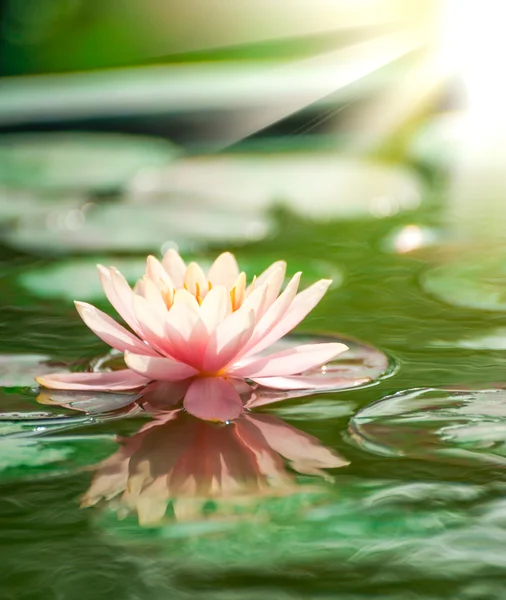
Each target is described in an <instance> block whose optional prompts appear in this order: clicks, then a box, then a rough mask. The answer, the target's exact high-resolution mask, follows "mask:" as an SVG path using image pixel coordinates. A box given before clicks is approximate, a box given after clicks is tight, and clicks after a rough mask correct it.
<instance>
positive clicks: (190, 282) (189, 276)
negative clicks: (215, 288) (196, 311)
mask: <svg viewBox="0 0 506 600" xmlns="http://www.w3.org/2000/svg"><path fill="white" fill-rule="evenodd" d="M184 285H185V287H186V289H187V290H188V291H189V292H190V294H195V295H197V291H200V292H204V291H207V289H208V282H207V278H206V276H205V274H204V271H202V269H201V268H200V266H199V265H198V264H197V263H195V262H192V263H190V264H189V265H188V268H187V269H186V274H185V276H184ZM197 286H198V290H197Z"/></svg>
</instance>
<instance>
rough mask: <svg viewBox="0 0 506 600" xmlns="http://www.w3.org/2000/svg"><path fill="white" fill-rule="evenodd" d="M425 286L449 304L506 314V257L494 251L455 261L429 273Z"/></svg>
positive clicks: (426, 275)
mask: <svg viewBox="0 0 506 600" xmlns="http://www.w3.org/2000/svg"><path fill="white" fill-rule="evenodd" d="M422 286H423V287H424V289H425V290H426V291H427V292H429V293H430V294H432V295H434V296H436V297H437V298H439V299H440V300H443V301H444V302H447V303H448V304H453V305H455V306H464V307H467V308H478V309H483V310H491V311H505V310H506V253H505V252H504V250H500V249H497V248H494V250H493V251H490V252H488V253H485V252H480V253H474V254H473V255H472V256H465V257H462V258H458V259H454V260H451V261H449V262H447V263H444V264H442V265H440V266H438V267H435V268H433V269H430V270H429V271H427V272H426V273H425V274H424V275H423V277H422Z"/></svg>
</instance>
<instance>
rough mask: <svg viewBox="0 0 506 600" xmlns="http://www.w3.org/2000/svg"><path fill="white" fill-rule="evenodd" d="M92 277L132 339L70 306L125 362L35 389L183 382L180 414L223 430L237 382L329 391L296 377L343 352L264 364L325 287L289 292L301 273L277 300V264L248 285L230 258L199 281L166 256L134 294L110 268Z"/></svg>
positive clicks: (48, 379)
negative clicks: (269, 350)
mask: <svg viewBox="0 0 506 600" xmlns="http://www.w3.org/2000/svg"><path fill="white" fill-rule="evenodd" d="M98 269H99V274H100V278H101V281H102V286H103V288H104V291H105V294H106V296H107V298H108V300H109V301H110V303H111V304H112V305H113V306H114V308H115V309H116V311H117V312H118V313H119V315H120V316H121V317H122V318H123V319H124V321H125V322H126V323H127V325H128V326H129V327H130V329H131V331H129V330H128V329H126V328H125V327H123V326H122V325H119V324H118V323H117V322H116V321H114V320H113V319H112V318H111V317H109V316H108V315H106V314H105V313H104V312H102V311H100V310H98V309H97V308H95V307H94V306H91V305H90V304H87V303H85V302H76V303H75V304H76V307H77V310H78V312H79V314H80V315H81V318H82V319H83V321H84V322H85V323H86V325H88V327H89V328H90V329H91V330H92V331H93V332H94V333H95V334H96V335H97V336H98V337H99V338H101V339H102V340H103V341H104V342H105V343H106V344H109V346H112V348H115V349H116V350H119V351H120V352H123V353H124V359H125V362H126V365H127V367H128V368H127V369H123V370H120V371H112V372H104V373H63V374H51V375H47V376H42V377H39V378H37V381H38V382H39V383H40V384H41V385H42V386H45V387H48V388H53V389H68V390H103V391H120V390H128V389H136V388H140V387H143V386H145V385H147V384H148V383H149V382H150V381H153V380H155V381H166V382H173V383H174V382H184V384H183V385H184V392H183V394H182V395H184V406H185V408H186V410H187V411H188V412H190V413H192V414H193V415H195V416H197V417H199V418H202V419H208V420H216V421H226V420H230V419H234V418H236V417H238V416H239V415H240V414H241V412H242V410H243V402H242V400H241V397H240V395H239V393H238V391H237V389H236V388H237V385H238V384H239V382H241V381H243V380H245V379H247V380H250V381H253V382H256V383H257V384H260V385H262V386H266V387H269V388H275V389H308V388H313V387H315V388H316V387H329V384H330V382H328V381H326V382H324V383H322V381H321V378H317V379H315V378H312V377H307V376H304V372H305V371H308V370H311V369H314V368H315V367H318V366H320V365H322V364H324V363H326V362H328V361H330V360H332V359H333V358H335V357H336V356H337V355H338V354H341V353H342V352H344V351H345V350H347V346H345V345H344V344H340V343H321V344H306V345H293V346H291V347H289V348H287V349H284V350H282V351H281V352H274V353H273V354H267V355H265V353H264V351H265V350H266V349H267V348H268V347H270V346H271V345H272V344H274V343H275V342H277V341H278V340H279V339H280V338H282V337H283V336H284V335H286V334H287V333H288V332H290V331H291V330H292V329H293V328H294V327H295V326H297V325H298V324H299V323H300V322H301V321H302V320H303V319H304V317H306V315H307V314H308V313H309V312H310V311H311V310H312V309H313V308H314V307H315V306H316V304H318V302H319V301H320V300H321V298H322V297H323V295H324V294H325V292H326V291H327V288H328V287H329V285H330V283H331V281H330V280H325V279H324V280H321V281H318V282H317V283H315V284H313V285H312V286H310V287H309V288H307V289H306V290H304V291H303V292H300V293H297V291H298V286H299V280H300V276H301V273H296V274H295V275H294V276H293V277H292V279H291V280H290V281H289V283H288V285H287V286H286V288H285V289H284V291H282V292H281V287H282V284H283V281H284V278H285V271H286V263H285V262H283V261H278V262H275V263H274V264H272V265H271V266H270V267H269V268H268V269H267V270H266V271H264V272H263V273H262V274H261V275H260V276H259V277H258V278H254V279H253V281H252V283H251V284H250V285H249V286H247V285H246V275H245V273H244V272H239V268H238V265H237V262H236V260H235V258H234V256H233V255H232V254H230V253H229V252H225V253H223V254H221V255H220V256H219V257H218V258H217V259H216V260H215V261H214V263H213V264H212V266H211V268H210V269H209V271H208V272H207V273H205V272H204V271H203V270H202V268H201V267H200V266H199V265H197V264H196V263H190V264H189V265H188V266H187V265H186V264H185V263H184V262H183V260H182V258H181V257H180V256H179V254H178V253H177V252H175V251H174V250H169V251H168V252H167V253H166V254H165V256H164V257H163V260H162V262H160V261H158V260H157V259H156V258H154V257H153V256H149V257H148V259H147V268H146V274H145V275H144V276H143V278H142V279H141V280H140V281H138V282H137V284H136V285H135V287H134V289H133V290H132V289H131V288H130V286H129V285H128V283H127V282H126V280H125V278H124V277H123V276H122V275H121V273H120V272H119V271H118V270H116V269H115V268H114V267H111V268H109V269H107V268H105V267H102V266H99V267H98ZM280 292H281V293H280ZM341 383H342V380H341Z"/></svg>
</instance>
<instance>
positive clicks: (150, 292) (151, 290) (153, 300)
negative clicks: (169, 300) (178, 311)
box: [134, 275, 168, 319]
mask: <svg viewBox="0 0 506 600" xmlns="http://www.w3.org/2000/svg"><path fill="white" fill-rule="evenodd" d="M140 282H141V284H142V286H140V287H141V289H140V290H139V293H138V295H139V296H142V297H143V298H145V299H146V300H147V301H148V302H149V303H150V304H151V305H152V306H153V309H154V310H155V311H156V314H157V315H159V316H161V317H163V319H165V317H166V316H167V310H168V309H167V306H166V304H165V301H164V300H163V298H162V295H161V293H160V288H159V287H157V286H156V285H155V284H154V283H153V281H151V279H149V277H147V276H146V275H144V277H143V278H142V279H141V280H140ZM134 301H135V297H134ZM134 308H135V307H134Z"/></svg>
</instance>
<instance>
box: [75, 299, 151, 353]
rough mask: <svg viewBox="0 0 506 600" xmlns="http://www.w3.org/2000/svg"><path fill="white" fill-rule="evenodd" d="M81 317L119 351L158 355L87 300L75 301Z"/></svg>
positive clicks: (100, 336) (101, 337)
mask: <svg viewBox="0 0 506 600" xmlns="http://www.w3.org/2000/svg"><path fill="white" fill-rule="evenodd" d="M74 304H75V305H76V308H77V311H78V312H79V315H80V316H81V319H82V320H83V321H84V322H85V323H86V325H88V327H89V328H90V329H91V330H92V331H93V333H94V334H95V335H97V336H98V337H99V338H100V339H101V340H103V341H104V342H105V343H106V344H109V346H112V347H113V348H115V349H116V350H119V351H120V352H125V351H126V350H131V351H133V352H136V353H137V354H144V355H146V356H158V354H157V353H156V352H155V351H154V350H152V349H151V348H150V347H149V346H147V345H146V344H145V343H144V342H142V341H141V340H139V339H138V338H137V337H136V336H135V335H134V334H133V333H130V332H129V331H127V330H126V329H125V328H124V327H122V326H121V325H119V323H116V321H115V320H114V319H112V318H111V317H110V316H109V315H106V314H105V313H104V312H102V311H101V310H98V308H95V307H94V306H92V305H91V304H88V303H87V302H75V303H74Z"/></svg>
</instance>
